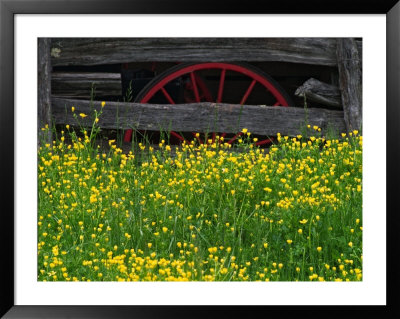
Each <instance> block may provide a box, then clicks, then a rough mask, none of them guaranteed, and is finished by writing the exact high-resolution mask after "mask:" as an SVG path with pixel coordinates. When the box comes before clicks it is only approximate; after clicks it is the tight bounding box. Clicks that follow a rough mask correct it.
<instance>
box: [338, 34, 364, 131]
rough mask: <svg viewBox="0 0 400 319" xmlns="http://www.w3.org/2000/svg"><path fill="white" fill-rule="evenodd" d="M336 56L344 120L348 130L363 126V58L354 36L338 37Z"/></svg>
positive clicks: (358, 128)
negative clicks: (360, 55) (361, 58)
mask: <svg viewBox="0 0 400 319" xmlns="http://www.w3.org/2000/svg"><path fill="white" fill-rule="evenodd" d="M336 56H337V63H338V69H339V87H340V90H341V96H342V104H343V111H344V121H345V123H346V129H347V131H348V132H351V131H353V130H361V127H362V76H361V60H360V58H359V53H358V49H357V44H356V41H355V39H353V38H339V39H337V46H336Z"/></svg>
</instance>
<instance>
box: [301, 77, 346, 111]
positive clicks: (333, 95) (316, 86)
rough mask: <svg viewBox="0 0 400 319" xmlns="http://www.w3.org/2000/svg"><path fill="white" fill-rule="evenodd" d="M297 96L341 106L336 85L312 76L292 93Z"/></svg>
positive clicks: (324, 103) (323, 103)
mask: <svg viewBox="0 0 400 319" xmlns="http://www.w3.org/2000/svg"><path fill="white" fill-rule="evenodd" d="M294 94H295V95H297V96H302V97H304V96H305V97H306V99H307V100H310V101H314V102H317V103H320V104H322V105H328V106H335V107H341V106H342V98H341V95H340V89H339V88H338V87H337V86H334V85H331V84H327V83H323V82H321V81H318V80H316V79H314V78H311V79H308V80H307V81H306V82H304V83H303V85H301V86H300V87H298V88H297V90H296V92H295V93H294Z"/></svg>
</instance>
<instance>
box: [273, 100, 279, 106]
mask: <svg viewBox="0 0 400 319" xmlns="http://www.w3.org/2000/svg"><path fill="white" fill-rule="evenodd" d="M278 105H281V103H280V102H279V101H276V103H275V104H274V105H273V106H278Z"/></svg>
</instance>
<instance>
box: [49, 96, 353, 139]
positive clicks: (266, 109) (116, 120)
mask: <svg viewBox="0 0 400 319" xmlns="http://www.w3.org/2000/svg"><path fill="white" fill-rule="evenodd" d="M72 106H74V107H75V112H74V113H73V112H72V111H71V108H72ZM52 109H53V117H54V120H55V124H70V125H78V124H79V123H80V125H82V126H91V124H92V123H93V120H94V119H93V114H94V109H96V110H97V111H98V112H99V111H100V109H101V103H100V102H90V101H84V100H71V99H60V98H54V97H53V98H52ZM80 113H83V114H85V115H88V116H87V117H84V118H82V117H81V116H80V115H79V114H80ZM74 114H75V116H74ZM77 119H78V120H79V123H78V121H77ZM306 123H308V124H311V125H317V126H319V127H321V128H322V130H323V132H322V133H324V131H326V130H328V129H329V128H331V129H333V130H335V131H336V132H338V133H340V132H344V131H345V130H346V127H345V122H344V117H343V111H334V110H326V109H321V108H310V109H304V108H297V107H279V106H262V105H243V106H241V105H238V104H215V103H208V102H203V103H192V104H139V103H122V102H106V105H105V106H104V108H103V114H102V115H101V117H100V120H99V123H98V124H99V126H100V127H102V128H105V129H129V128H135V129H139V130H152V131H159V130H162V131H176V132H225V133H237V132H239V131H240V130H241V129H243V128H247V129H248V130H249V131H250V132H252V133H253V134H259V135H265V136H274V135H276V133H278V132H279V133H281V134H282V135H289V136H295V135H297V134H300V133H301V129H302V128H304V126H305V124H306Z"/></svg>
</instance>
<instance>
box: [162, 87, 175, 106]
mask: <svg viewBox="0 0 400 319" xmlns="http://www.w3.org/2000/svg"><path fill="white" fill-rule="evenodd" d="M161 92H163V93H164V96H165V97H166V98H167V100H168V102H169V104H175V102H174V100H173V99H172V98H171V96H170V95H169V94H168V92H167V90H166V89H164V87H162V88H161Z"/></svg>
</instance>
